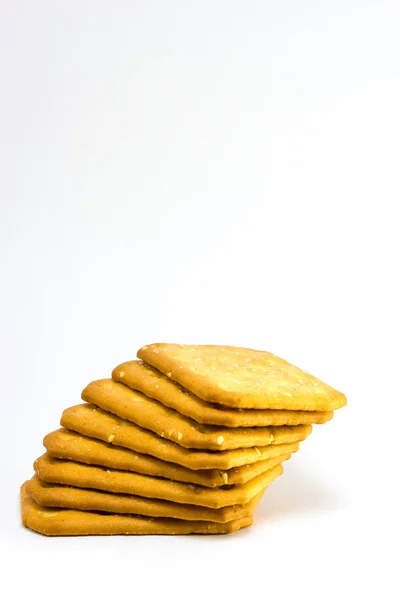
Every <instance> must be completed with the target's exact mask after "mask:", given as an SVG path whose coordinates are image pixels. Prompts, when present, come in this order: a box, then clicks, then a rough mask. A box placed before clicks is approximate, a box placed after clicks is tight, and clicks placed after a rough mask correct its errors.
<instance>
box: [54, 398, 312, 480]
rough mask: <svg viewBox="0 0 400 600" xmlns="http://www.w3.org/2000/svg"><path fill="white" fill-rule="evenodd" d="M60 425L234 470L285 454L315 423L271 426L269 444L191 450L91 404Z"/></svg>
mask: <svg viewBox="0 0 400 600" xmlns="http://www.w3.org/2000/svg"><path fill="white" fill-rule="evenodd" d="M60 423H61V425H62V426H63V427H65V428H66V429H71V430H72V431H76V432H77V433H80V434H81V435H85V436H87V437H89V438H95V439H98V440H102V441H103V442H108V443H110V444H112V445H115V446H122V447H123V448H129V449H130V450H133V451H134V452H140V453H142V454H150V455H151V456H155V457H156V458H160V459H162V460H165V461H168V462H171V463H177V464H178V465H182V466H183V467H187V468H188V469H193V470H197V469H223V470H226V469H232V468H234V467H240V466H242V465H247V464H250V463H255V462H257V461H259V460H266V459H267V458H273V457H275V456H279V455H280V454H282V450H281V448H280V446H282V445H283V444H292V443H295V442H301V441H303V440H305V439H306V438H307V437H308V436H309V435H310V433H311V432H312V425H297V426H295V427H272V430H273V436H274V441H273V443H272V444H270V445H269V446H255V447H254V448H238V449H237V450H223V451H221V452H208V451H206V450H189V449H187V448H183V447H182V446H179V445H178V444H175V443H174V442H171V441H170V440H165V439H163V438H162V437H160V436H158V435H156V434H155V433H153V432H152V431H148V430H146V429H143V428H142V427H138V426H137V425H135V424H134V423H131V422H130V421H126V420H124V419H121V418H119V417H116V416H115V415H113V414H111V413H108V412H106V411H104V410H101V409H100V408H97V407H96V406H93V405H92V404H78V405H77V406H71V407H70V408H67V409H66V410H64V412H63V414H62V416H61V422H60Z"/></svg>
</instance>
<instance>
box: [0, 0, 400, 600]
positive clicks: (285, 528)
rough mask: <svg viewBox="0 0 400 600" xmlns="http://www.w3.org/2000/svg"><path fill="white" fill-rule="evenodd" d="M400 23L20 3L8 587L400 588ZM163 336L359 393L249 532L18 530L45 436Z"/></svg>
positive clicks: (2, 98)
mask: <svg viewBox="0 0 400 600" xmlns="http://www.w3.org/2000/svg"><path fill="white" fill-rule="evenodd" d="M399 19H400V6H399V4H398V2H396V1H393V2H385V1H380V2H377V1H376V2H368V1H359V2H356V1H354V0H350V1H335V2H329V1H328V2H316V1H312V2H311V1H309V2H300V3H299V2H294V1H291V2H288V1H287V2H262V1H260V2H254V1H247V2H221V1H215V0H214V1H212V2H207V1H203V2H192V1H189V2H183V1H182V2H177V1H173V0H170V1H169V2H161V1H147V0H146V2H144V1H142V2H99V1H91V2H89V1H83V2H82V1H80V0H79V1H77V0H76V1H71V2H66V1H64V2H62V1H60V2H45V1H43V0H37V1H36V2H29V1H26V2H21V1H20V2H11V1H8V2H7V1H4V2H2V3H1V8H0V43H1V52H0V65H1V94H0V110H1V113H0V114H1V117H0V119H1V132H2V133H1V138H0V151H1V157H0V159H1V171H2V175H1V211H2V212H1V243H2V246H3V252H2V257H3V267H2V275H1V282H2V293H1V300H0V301H1V306H2V308H1V320H2V340H3V342H2V356H1V365H2V370H4V373H3V377H2V381H3V383H2V413H3V415H2V416H3V421H2V427H1V459H0V460H1V473H2V476H1V480H0V485H1V496H0V504H1V511H0V565H1V570H2V577H3V578H2V580H1V582H2V583H1V584H0V586H3V588H4V590H6V582H7V580H8V579H9V580H10V581H12V583H13V588H12V590H13V593H15V594H17V592H18V591H25V592H26V593H29V596H30V597H32V595H33V597H35V594H39V593H40V596H41V597H42V598H47V597H48V598H50V597H54V594H55V593H56V594H57V597H60V596H61V597H67V596H68V597H70V596H71V594H75V595H77V594H78V597H79V593H78V592H80V593H82V592H83V591H89V590H90V591H91V594H92V597H96V598H98V597H99V598H100V597H101V598H102V597H107V598H116V597H129V596H131V597H135V596H136V597H143V598H152V597H155V594H156V592H158V594H159V597H160V598H164V597H165V598H179V597H193V598H197V597H200V596H201V595H202V594H204V593H207V597H210V598H226V597H230V596H231V597H243V596H244V594H246V596H245V597H249V598H251V597H252V594H254V593H257V596H260V595H263V596H265V597H274V598H337V597H353V596H354V597H365V595H366V594H367V592H370V593H371V594H374V595H375V597H381V598H388V599H389V598H397V597H398V594H399V584H398V577H397V567H398V555H397V558H396V552H397V547H396V546H394V548H395V550H394V551H393V550H392V546H391V544H392V543H393V542H395V543H396V540H397V539H398V536H399V533H400V531H399V516H398V507H399V500H400V499H399V494H398V491H397V490H398V484H397V477H398V472H399V469H398V460H397V459H398V454H399V453H398V442H397V440H396V438H397V436H398V434H397V432H398V426H399V386H398V377H399V358H400V353H399V346H398V340H399V335H400V328H399V317H398V315H399V300H400V298H399V292H398V285H399V256H400V252H399V250H400V248H399V221H398V218H397V211H398V207H399V192H400V184H399V159H400V155H399V139H400V120H399V106H400V76H399V69H398V66H399V59H400V46H399V36H398V32H399ZM154 341H171V342H183V343H184V342H187V343H222V344H226V343H229V344H235V345H244V346H249V347H254V348H260V349H262V348H263V349H267V350H270V351H272V352H275V353H276V354H278V355H281V356H283V357H285V358H287V359H288V360H290V361H292V362H294V363H295V364H297V365H299V366H300V367H303V368H305V369H306V370H309V371H310V372H311V373H313V374H315V375H316V376H318V377H320V378H321V379H323V380H325V381H327V382H328V383H330V384H331V385H333V386H334V387H337V388H338V389H340V390H341V391H343V392H344V393H345V394H346V395H347V396H348V402H349V405H348V407H347V408H346V409H344V410H341V411H339V412H338V413H337V415H336V417H335V419H334V420H333V421H332V422H331V423H329V424H327V425H325V426H321V427H316V428H315V432H314V434H313V435H312V436H311V438H309V439H308V440H307V442H305V443H304V445H303V447H302V448H301V450H300V452H299V453H298V454H297V455H296V456H295V457H294V458H293V459H292V460H291V461H290V463H289V464H288V465H287V467H286V469H285V474H284V475H283V476H282V477H281V478H280V479H279V480H278V481H276V482H275V483H274V484H273V486H272V487H271V489H270V490H269V491H268V493H267V494H266V497H265V499H264V501H263V502H262V505H261V506H260V508H259V510H258V513H257V522H256V524H255V526H254V527H253V528H251V529H249V530H247V531H244V532H241V533H238V534H236V535H234V536H229V537H223V538H198V537H192V538H167V537H164V538H162V537H155V538H151V537H148V538H133V537H131V538H123V537H122V538H121V537H118V538H88V539H82V538H77V539H46V538H43V537H40V536H38V535H34V534H33V533H30V532H29V531H26V530H24V529H22V527H21V525H20V520H19V512H18V511H19V508H18V489H19V485H20V483H22V481H24V480H25V479H27V478H29V477H30V476H31V474H32V462H33V460H34V459H35V458H36V457H37V456H38V455H39V454H41V453H42V451H43V449H42V446H41V441H42V438H43V436H44V435H45V434H46V433H47V432H49V431H51V430H54V429H55V428H57V426H58V423H59V418H60V415H61V411H62V410H63V409H64V408H66V407H67V406H69V405H72V404H75V403H77V402H78V401H79V397H80V391H81V389H82V388H83V387H84V386H85V385H86V384H87V383H88V382H89V381H91V380H92V379H96V378H100V377H104V376H108V374H109V373H110V371H111V369H112V368H113V367H114V366H115V365H116V364H118V363H119V362H120V361H123V360H128V359H131V358H134V356H135V352H136V350H137V349H138V348H139V347H140V346H141V345H143V344H145V343H151V342H154ZM39 586H40V587H39ZM146 590H147V591H146ZM139 594H140V595H139ZM1 595H2V596H3V594H1ZM7 597H16V595H15V596H9V595H8V596H7Z"/></svg>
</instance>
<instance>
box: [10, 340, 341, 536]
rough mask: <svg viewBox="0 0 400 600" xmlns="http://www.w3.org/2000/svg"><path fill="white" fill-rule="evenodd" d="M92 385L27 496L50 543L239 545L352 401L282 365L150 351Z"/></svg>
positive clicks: (199, 350) (34, 522)
mask: <svg viewBox="0 0 400 600" xmlns="http://www.w3.org/2000/svg"><path fill="white" fill-rule="evenodd" d="M137 357H138V359H139V360H133V361H129V362H125V363H123V364H121V365H119V366H117V367H116V368H115V369H114V370H113V372H112V378H111V379H101V380H99V381H94V382H92V383H90V384H89V385H88V386H87V387H86V388H85V389H84V390H83V392H82V399H83V400H84V403H80V404H77V405H76V406H72V407H71V408H67V409H66V410H65V411H64V413H63V415H62V417H61V423H60V424H61V426H62V428H61V429H58V430H57V431H54V432H52V433H49V434H48V435H46V437H45V438H44V441H43V443H44V446H45V448H46V453H45V454H43V456H41V457H40V458H38V459H37V460H36V461H35V463H34V470H35V475H34V476H33V478H32V479H31V480H29V481H27V482H25V483H24V484H23V486H22V488H21V506H22V521H23V524H24V525H25V526H26V527H28V528H30V529H32V530H34V531H37V532H39V533H42V534H45V535H96V534H97V535H108V534H188V533H202V534H215V533H231V532H233V531H236V530H238V529H241V528H243V527H247V526H249V525H251V524H252V522H253V512H254V510H255V508H256V506H257V504H258V503H259V501H260V499H261V498H262V496H263V494H264V492H265V490H266V488H267V487H268V486H269V485H270V484H271V483H272V482H273V481H274V479H276V478H277V477H278V476H279V475H281V473H282V472H283V467H282V463H284V462H285V461H287V460H288V459H289V458H290V457H291V455H292V454H293V453H294V452H297V450H298V449H299V444H300V442H301V441H303V440H305V439H306V437H307V436H308V435H310V433H311V431H312V425H313V424H318V423H325V422H327V421H329V420H330V419H331V418H332V417H333V410H335V409H338V408H340V407H342V406H344V405H345V404H346V398H345V396H343V394H341V393H340V392H337V391H336V390H334V389H333V388H331V387H330V386H328V385H326V384H325V383H323V382H321V381H320V380H318V379H316V378H315V377H313V376H311V375H309V374H308V373H305V372H304V371H302V370H300V369H299V368H297V367H295V366H293V365H291V364H290V363H288V362H287V361H285V360H283V359H281V358H278V357H277V356H275V355H273V354H271V353H269V352H263V351H256V350H249V349H245V348H237V347H232V346H190V345H182V344H151V345H149V346H144V347H143V348H141V349H140V350H139V352H138V353H137Z"/></svg>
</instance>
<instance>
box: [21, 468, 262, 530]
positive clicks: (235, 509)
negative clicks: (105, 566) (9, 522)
mask: <svg viewBox="0 0 400 600" xmlns="http://www.w3.org/2000/svg"><path fill="white" fill-rule="evenodd" d="M26 490H27V492H28V494H29V496H30V497H31V498H32V500H34V501H35V502H36V503H37V504H39V505H40V506H46V507H49V508H70V509H74V510H88V511H95V512H110V513H120V514H137V515H145V516H147V517H168V518H173V519H183V520H185V521H212V522H215V523H227V522H228V521H233V520H234V519H241V518H242V517H247V516H249V515H251V514H252V512H253V510H255V508H256V506H257V504H258V503H259V501H260V500H261V498H262V496H263V494H264V490H263V491H262V492H260V493H259V494H257V496H255V497H254V498H252V499H251V500H250V502H248V503H247V504H235V505H234V506H226V507H223V508H206V507H202V506H193V505H191V504H178V503H176V502H169V501H168V500H154V499H152V498H142V497H140V496H130V495H128V494H112V493H109V492H101V491H98V490H88V489H84V488H75V487H69V486H65V485H53V484H49V483H45V482H43V481H41V480H40V479H39V478H38V476H37V475H34V476H33V477H32V479H30V480H29V481H28V482H27V485H26Z"/></svg>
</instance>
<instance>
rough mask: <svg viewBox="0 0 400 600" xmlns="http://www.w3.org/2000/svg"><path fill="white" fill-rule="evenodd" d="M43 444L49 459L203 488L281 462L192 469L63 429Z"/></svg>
mask: <svg viewBox="0 0 400 600" xmlns="http://www.w3.org/2000/svg"><path fill="white" fill-rule="evenodd" d="M43 445H44V447H45V448H46V450H47V454H48V455H49V456H51V457H52V458H62V459H64V460H73V461H76V462H80V463H85V464H89V465H98V466H102V467H107V468H109V469H118V470H120V471H134V472H135V473H142V474H144V475H152V476H153V477H163V478H165V479H172V480H174V481H183V482H186V483H197V484H198V485H204V486H206V487H217V486H221V485H231V484H237V483H246V481H248V480H249V479H252V478H253V477H255V476H256V475H259V474H260V473H263V472H264V471H268V469H272V467H274V466H275V465H277V464H279V463H281V462H282V459H281V457H280V456H276V457H272V458H269V459H267V460H260V461H257V462H256V463H253V464H251V465H244V466H243V467H237V468H235V469H230V470H228V471H220V470H218V469H207V470H197V471H193V470H191V469H187V468H186V467H181V466H180V465H177V464H174V463H169V462H166V461H164V460H160V459H158V458H154V457H153V456H149V455H146V454H139V453H135V452H132V450H128V449H126V448H119V447H117V446H111V445H110V444H105V443H104V442H101V441H99V440H95V439H92V438H88V437H85V436H81V435H79V434H77V433H75V432H73V431H69V430H65V429H59V430H58V431H53V432H52V433H49V434H48V435H46V436H45V438H44V440H43ZM278 448H279V449H280V450H281V453H282V455H284V454H286V455H289V454H291V453H292V452H297V450H298V448H299V444H298V443H294V444H281V445H280V446H278ZM39 504H40V502H39Z"/></svg>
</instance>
